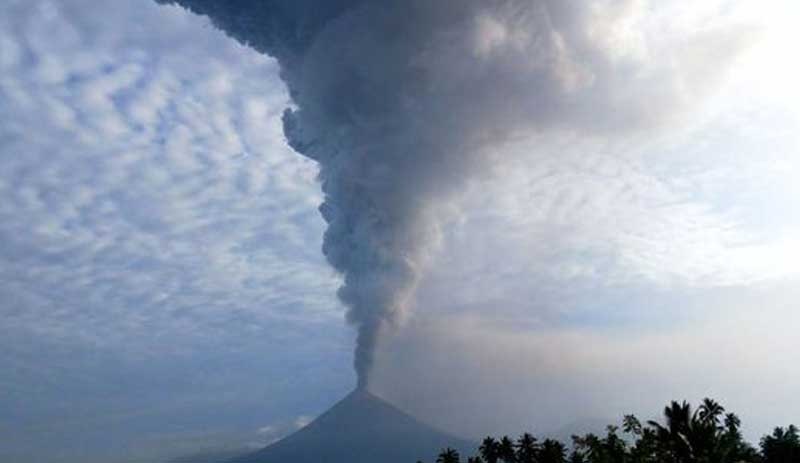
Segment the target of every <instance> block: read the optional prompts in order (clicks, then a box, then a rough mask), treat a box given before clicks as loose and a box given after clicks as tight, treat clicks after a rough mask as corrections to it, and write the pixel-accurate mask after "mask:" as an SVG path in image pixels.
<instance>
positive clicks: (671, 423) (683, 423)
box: [647, 400, 695, 463]
mask: <svg viewBox="0 0 800 463" xmlns="http://www.w3.org/2000/svg"><path fill="white" fill-rule="evenodd" d="M664 419H665V421H666V426H662V425H661V423H658V422H656V421H648V422H647V424H648V425H649V426H650V427H651V428H653V430H654V431H655V433H656V439H657V440H658V442H659V444H660V445H661V446H662V448H663V450H664V451H665V452H666V453H667V454H668V455H669V456H670V460H672V461H674V462H680V463H683V462H693V461H695V459H694V453H693V451H692V445H691V443H690V442H689V435H690V434H691V427H692V408H691V406H690V405H689V404H688V403H687V402H685V401H684V402H682V403H680V404H679V403H678V402H676V401H674V400H673V401H672V402H671V403H670V405H668V406H667V407H665V408H664Z"/></svg>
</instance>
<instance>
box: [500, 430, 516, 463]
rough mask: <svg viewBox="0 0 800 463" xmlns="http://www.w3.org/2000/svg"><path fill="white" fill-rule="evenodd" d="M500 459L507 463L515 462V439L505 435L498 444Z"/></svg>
mask: <svg viewBox="0 0 800 463" xmlns="http://www.w3.org/2000/svg"><path fill="white" fill-rule="evenodd" d="M498 453H499V454H500V459H501V460H503V461H504V462H505V463H514V462H515V461H516V459H517V452H516V449H515V448H514V441H512V440H511V438H510V437H508V436H503V438H502V439H500V443H499V445H498Z"/></svg>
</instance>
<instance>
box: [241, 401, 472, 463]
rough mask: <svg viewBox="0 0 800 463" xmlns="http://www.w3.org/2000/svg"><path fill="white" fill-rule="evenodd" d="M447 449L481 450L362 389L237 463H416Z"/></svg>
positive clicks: (462, 450) (460, 450)
mask: <svg viewBox="0 0 800 463" xmlns="http://www.w3.org/2000/svg"><path fill="white" fill-rule="evenodd" d="M445 447H452V448H454V449H457V450H458V451H459V452H462V453H463V452H470V451H474V449H475V447H476V446H475V444H474V443H471V442H469V441H466V440H463V439H459V438H457V437H453V436H450V435H448V434H446V433H444V432H442V431H438V430H436V429H434V428H433V427H431V426H429V425H426V424H424V423H421V422H420V421H418V420H417V419H416V418H414V417H412V416H411V415H409V414H407V413H405V412H403V411H401V410H399V409H398V408H396V407H394V406H393V405H391V404H389V403H388V402H386V401H384V400H383V399H380V398H378V397H376V396H374V395H372V394H371V393H369V392H367V391H365V390H361V389H358V390H355V391H353V392H352V393H350V394H349V395H348V396H347V397H345V398H344V399H342V400H341V401H340V402H338V403H337V404H336V405H334V406H333V407H332V408H331V409H330V410H328V411H327V412H325V413H323V414H322V415H320V416H319V417H318V418H317V419H316V420H314V421H313V422H311V423H310V424H309V425H308V426H306V427H304V428H302V429H300V430H299V431H297V432H295V433H294V434H291V435H290V436H288V437H286V438H284V439H282V440H280V441H278V442H276V443H275V444H272V445H270V446H268V447H266V448H264V449H261V450H259V451H257V452H255V453H251V454H248V455H245V456H243V457H239V458H237V459H235V460H233V461H232V462H231V463H375V462H380V463H414V462H416V461H418V460H423V461H433V460H434V459H435V457H436V455H437V454H438V453H439V452H440V451H441V450H442V449H443V448H445Z"/></svg>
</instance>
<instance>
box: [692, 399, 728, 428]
mask: <svg viewBox="0 0 800 463" xmlns="http://www.w3.org/2000/svg"><path fill="white" fill-rule="evenodd" d="M723 413H725V408H724V407H723V406H722V405H720V404H719V403H718V402H716V401H715V400H713V399H709V398H708V397H706V398H705V399H703V403H702V404H700V407H699V408H698V409H697V414H698V416H699V418H700V421H703V422H707V423H713V424H714V425H718V424H719V417H720V416H722V414H723Z"/></svg>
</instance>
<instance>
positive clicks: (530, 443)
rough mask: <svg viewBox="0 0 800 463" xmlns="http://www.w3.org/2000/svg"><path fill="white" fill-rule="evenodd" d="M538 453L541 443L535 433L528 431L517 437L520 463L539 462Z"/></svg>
mask: <svg viewBox="0 0 800 463" xmlns="http://www.w3.org/2000/svg"><path fill="white" fill-rule="evenodd" d="M538 454H539V443H538V442H537V440H536V438H535V437H533V435H531V434H529V433H527V432H526V433H525V434H523V435H521V436H520V437H519V439H517V462H518V463H538V458H537V455H538Z"/></svg>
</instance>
